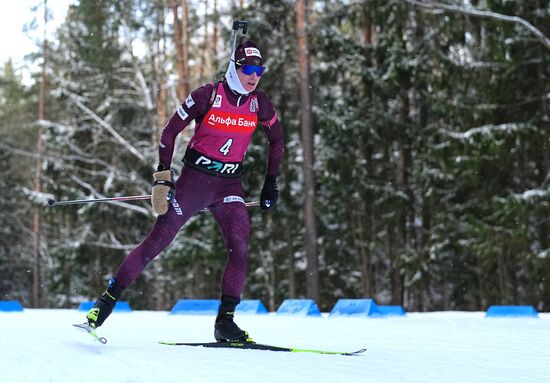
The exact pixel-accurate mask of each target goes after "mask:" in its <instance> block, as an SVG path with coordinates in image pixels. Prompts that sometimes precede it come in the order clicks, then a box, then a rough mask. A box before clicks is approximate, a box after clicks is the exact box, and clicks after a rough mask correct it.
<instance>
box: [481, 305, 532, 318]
mask: <svg viewBox="0 0 550 383" xmlns="http://www.w3.org/2000/svg"><path fill="white" fill-rule="evenodd" d="M485 316H486V317H491V318H495V317H525V316H528V317H534V318H538V316H539V314H538V313H537V310H535V308H534V307H533V306H501V305H494V306H490V307H489V309H488V310H487V314H486V315H485Z"/></svg>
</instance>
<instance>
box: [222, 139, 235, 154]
mask: <svg viewBox="0 0 550 383" xmlns="http://www.w3.org/2000/svg"><path fill="white" fill-rule="evenodd" d="M231 145H233V139H232V138H230V139H228V140H227V141H226V142H225V144H223V145H222V147H221V148H220V152H221V153H222V154H223V155H224V156H227V155H228V154H229V149H230V148H231Z"/></svg>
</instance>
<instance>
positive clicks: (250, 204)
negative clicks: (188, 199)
mask: <svg viewBox="0 0 550 383" xmlns="http://www.w3.org/2000/svg"><path fill="white" fill-rule="evenodd" d="M146 199H151V195H150V194H147V195H133V196H126V197H108V198H92V199H75V200H67V201H55V200H53V199H50V200H48V205H49V206H65V205H80V204H85V203H94V202H114V201H138V200H146ZM244 205H245V206H246V207H253V206H260V201H252V202H245V204H244ZM201 211H208V209H202V210H201Z"/></svg>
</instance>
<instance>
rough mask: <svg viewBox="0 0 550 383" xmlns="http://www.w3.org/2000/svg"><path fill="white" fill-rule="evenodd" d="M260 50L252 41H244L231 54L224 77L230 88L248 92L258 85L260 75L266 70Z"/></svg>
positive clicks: (242, 92)
mask: <svg viewBox="0 0 550 383" xmlns="http://www.w3.org/2000/svg"><path fill="white" fill-rule="evenodd" d="M262 64H263V59H262V55H261V53H260V50H259V49H258V47H257V46H256V44H254V43H253V42H252V41H245V42H243V43H241V44H239V46H238V47H237V49H235V52H233V54H232V55H231V61H230V62H229V68H228V70H227V73H226V75H225V77H226V78H227V82H228V84H229V86H230V87H231V89H233V90H234V91H235V92H237V93H241V94H248V93H250V92H252V91H253V90H254V89H256V87H257V86H258V82H259V81H260V77H261V76H262V75H263V74H264V73H265V71H266V70H267V68H266V67H264V66H263V65H262Z"/></svg>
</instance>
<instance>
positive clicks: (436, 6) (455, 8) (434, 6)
mask: <svg viewBox="0 0 550 383" xmlns="http://www.w3.org/2000/svg"><path fill="white" fill-rule="evenodd" d="M405 1H406V2H407V3H410V4H413V5H417V6H419V7H422V8H426V9H430V10H434V11H438V10H439V11H441V10H446V11H449V12H455V13H462V14H466V15H471V16H477V17H486V18H491V19H497V20H502V21H507V22H511V23H516V24H520V25H522V26H523V27H525V28H526V29H528V30H529V32H531V33H532V34H533V35H535V36H536V37H537V39H539V40H540V42H541V43H542V44H543V45H544V46H545V47H546V48H548V49H550V39H549V38H548V37H546V36H545V35H544V33H542V32H541V31H540V29H538V28H537V27H535V26H534V25H533V24H531V23H530V22H528V21H527V20H525V19H522V18H521V17H518V16H508V15H503V14H501V13H497V12H492V11H483V10H480V9H476V8H466V7H461V6H459V5H451V4H443V3H438V2H435V1H419V0H405Z"/></svg>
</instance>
